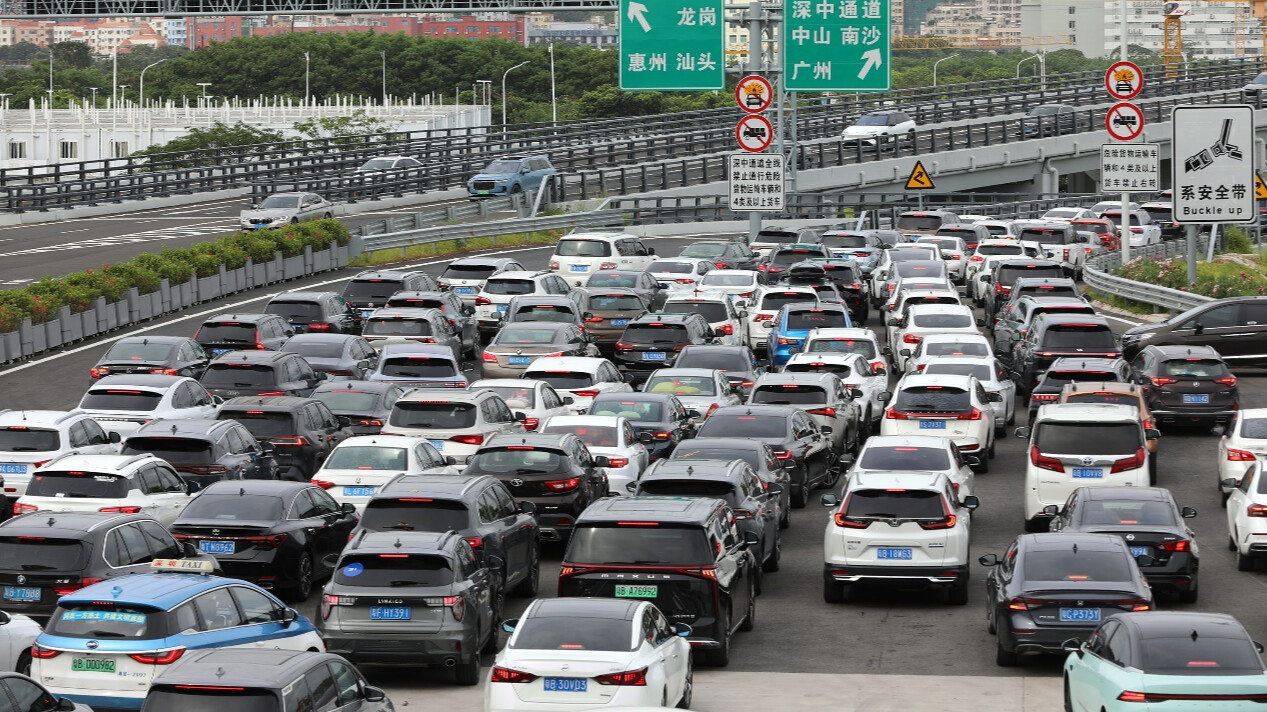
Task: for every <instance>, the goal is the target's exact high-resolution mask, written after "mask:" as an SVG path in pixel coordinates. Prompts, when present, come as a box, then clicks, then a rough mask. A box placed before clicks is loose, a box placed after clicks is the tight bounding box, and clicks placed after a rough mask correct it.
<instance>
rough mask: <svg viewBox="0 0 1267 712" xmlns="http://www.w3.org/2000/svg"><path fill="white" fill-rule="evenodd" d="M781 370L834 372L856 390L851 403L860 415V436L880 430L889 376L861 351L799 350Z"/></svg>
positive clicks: (790, 371)
mask: <svg viewBox="0 0 1267 712" xmlns="http://www.w3.org/2000/svg"><path fill="white" fill-rule="evenodd" d="M783 372H784V373H834V374H836V376H837V377H838V378H839V379H840V380H841V381H843V382H844V384H845V385H846V386H848V387H849V388H850V389H857V390H858V391H859V394H858V395H857V396H856V397H855V398H854V399H853V402H854V404H855V405H857V406H858V412H859V413H860V414H861V417H862V422H861V424H860V427H861V432H862V434H863V435H862V437H863V439H865V438H866V437H868V436H870V434H871V433H873V432H875V431H876V430H878V429H879V425H880V424H879V420H880V418H882V417H883V416H884V398H883V396H882V394H883V393H884V391H885V389H886V388H887V386H888V384H889V378H888V376H887V375H885V374H886V372H885V370H884V369H880V370H878V371H877V370H876V369H875V368H873V367H872V364H871V363H870V362H869V361H868V360H867V359H866V357H864V356H863V355H862V354H857V353H840V352H832V351H815V352H806V353H799V354H795V355H793V356H792V358H790V359H788V362H787V364H785V365H784V366H783ZM851 392H852V391H851Z"/></svg>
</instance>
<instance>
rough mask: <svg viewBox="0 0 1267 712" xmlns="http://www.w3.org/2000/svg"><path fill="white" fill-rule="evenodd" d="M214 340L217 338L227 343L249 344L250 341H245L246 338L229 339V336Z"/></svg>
mask: <svg viewBox="0 0 1267 712" xmlns="http://www.w3.org/2000/svg"><path fill="white" fill-rule="evenodd" d="M216 340H217V341H222V342H224V343H227V344H249V343H250V342H249V341H247V340H246V339H229V338H223V339H216Z"/></svg>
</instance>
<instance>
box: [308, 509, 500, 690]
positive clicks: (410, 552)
mask: <svg viewBox="0 0 1267 712" xmlns="http://www.w3.org/2000/svg"><path fill="white" fill-rule="evenodd" d="M501 563H502V561H501V557H498V556H493V555H490V556H487V557H485V558H484V559H483V560H482V561H481V560H479V559H477V558H476V556H475V552H474V550H473V549H472V548H471V546H470V544H468V543H467V542H466V541H464V540H463V539H462V537H461V536H459V535H458V534H457V532H453V531H444V532H400V531H393V532H378V533H374V532H367V531H365V532H361V533H360V534H357V535H356V536H354V537H353V538H352V542H351V543H350V544H348V547H347V549H345V550H344V551H343V553H342V554H340V555H339V560H338V563H337V564H336V565H335V567H334V575H333V576H331V577H330V583H328V584H326V587H325V590H324V591H323V595H322V597H321V615H320V616H319V617H318V618H317V632H318V633H319V634H320V635H321V639H322V641H323V642H325V644H326V650H328V651H330V652H333V653H338V654H340V655H342V656H344V657H345V658H347V659H348V660H351V661H353V662H358V663H405V664H408V665H409V666H410V668H416V667H417V666H419V665H430V666H439V665H447V666H449V667H452V668H453V672H454V677H455V678H456V680H457V683H458V684H459V685H475V684H478V683H479V677H480V653H495V652H497V631H498V628H499V627H500V624H501V621H500V620H499V619H500V617H501V613H502V608H501V605H502V596H501V595H500V594H499V593H497V573H496V570H497V567H499V566H500V565H501ZM415 609H416V610H417V612H415Z"/></svg>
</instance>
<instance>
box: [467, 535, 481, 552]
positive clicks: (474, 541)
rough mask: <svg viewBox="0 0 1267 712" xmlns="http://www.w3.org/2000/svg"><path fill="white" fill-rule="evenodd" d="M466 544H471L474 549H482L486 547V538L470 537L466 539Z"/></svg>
mask: <svg viewBox="0 0 1267 712" xmlns="http://www.w3.org/2000/svg"><path fill="white" fill-rule="evenodd" d="M466 543H467V544H470V545H471V548H472V549H478V548H480V547H481V546H484V537H482V536H468V537H466Z"/></svg>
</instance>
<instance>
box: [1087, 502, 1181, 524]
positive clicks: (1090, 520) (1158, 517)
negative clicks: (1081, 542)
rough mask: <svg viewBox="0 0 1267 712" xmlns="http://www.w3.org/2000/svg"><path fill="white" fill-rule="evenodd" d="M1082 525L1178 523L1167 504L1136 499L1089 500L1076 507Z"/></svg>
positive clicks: (1171, 508)
mask: <svg viewBox="0 0 1267 712" xmlns="http://www.w3.org/2000/svg"><path fill="white" fill-rule="evenodd" d="M1078 516H1079V517H1080V518H1081V522H1082V523H1083V524H1089V525H1092V526H1104V525H1113V526H1117V525H1125V526H1136V525H1138V526H1159V527H1170V526H1175V525H1177V524H1178V523H1179V520H1178V518H1177V517H1176V516H1175V509H1174V507H1172V506H1170V503H1169V502H1157V501H1152V500H1138V499H1091V500H1086V501H1084V502H1082V503H1081V504H1080V505H1079V506H1078Z"/></svg>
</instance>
